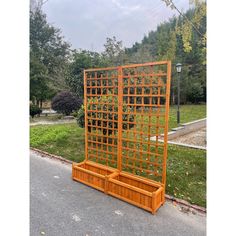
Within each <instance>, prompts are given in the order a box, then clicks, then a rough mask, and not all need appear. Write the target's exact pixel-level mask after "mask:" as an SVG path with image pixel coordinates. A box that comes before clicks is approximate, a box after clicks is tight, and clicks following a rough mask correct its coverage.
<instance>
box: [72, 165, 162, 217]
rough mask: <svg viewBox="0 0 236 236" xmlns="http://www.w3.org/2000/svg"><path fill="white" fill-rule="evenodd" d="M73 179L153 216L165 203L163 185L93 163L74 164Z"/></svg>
mask: <svg viewBox="0 0 236 236" xmlns="http://www.w3.org/2000/svg"><path fill="white" fill-rule="evenodd" d="M72 178H73V179H74V180H76V181H79V182H81V183H84V184H87V185H89V186H91V187H93V188H96V189H98V190H100V191H103V192H105V193H107V194H109V195H111V196H114V197H116V198H119V199H121V200H124V201H126V202H129V203H131V204H133V205H135V206H138V207H141V208H143V209H145V210H147V211H150V212H152V213H153V214H154V213H155V212H156V210H157V209H158V208H159V207H160V206H161V205H162V204H163V203H164V189H163V187H162V185H161V184H159V183H157V182H154V181H152V180H148V179H144V178H142V177H138V176H135V175H132V174H129V173H126V172H120V173H119V172H118V171H117V170H116V169H113V168H111V167H107V166H103V165H100V164H97V163H94V162H91V161H86V162H81V163H79V164H78V163H73V167H72Z"/></svg>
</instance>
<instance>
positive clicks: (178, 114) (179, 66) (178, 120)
mask: <svg viewBox="0 0 236 236" xmlns="http://www.w3.org/2000/svg"><path fill="white" fill-rule="evenodd" d="M181 70H182V64H181V63H177V64H176V71H177V73H178V82H177V89H178V107H177V124H178V125H179V124H180V111H179V103H180V73H181Z"/></svg>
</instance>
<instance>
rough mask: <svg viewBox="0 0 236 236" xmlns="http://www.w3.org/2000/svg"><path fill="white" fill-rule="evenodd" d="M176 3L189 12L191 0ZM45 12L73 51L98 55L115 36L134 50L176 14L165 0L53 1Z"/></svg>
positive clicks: (48, 3) (44, 8)
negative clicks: (163, 0)
mask: <svg viewBox="0 0 236 236" xmlns="http://www.w3.org/2000/svg"><path fill="white" fill-rule="evenodd" d="M175 3H176V5H178V7H179V8H184V9H185V10H186V9H187V8H188V3H189V0H176V1H175ZM43 10H44V12H45V13H46V14H47V18H48V21H49V22H50V23H52V24H53V25H54V26H56V27H58V28H60V29H61V31H62V35H64V36H65V38H66V39H67V40H68V41H69V42H70V43H71V44H72V47H73V48H77V49H78V48H82V49H87V50H95V51H98V52H101V51H102V50H103V49H104V48H103V45H104V43H105V41H106V38H107V37H112V36H116V38H117V39H118V40H122V41H123V45H124V46H125V47H131V46H132V45H133V44H134V43H135V42H136V41H138V42H140V41H141V40H142V38H143V36H144V35H145V34H147V33H148V32H149V31H151V30H155V29H156V27H157V25H158V24H160V23H161V22H163V21H164V20H167V19H168V18H169V17H171V16H172V15H174V14H175V12H174V11H173V10H171V9H170V8H167V7H166V5H165V4H164V2H162V1H161V0H159V1H158V0H128V1H127V0H79V1H78V0H50V1H48V2H47V3H46V4H45V5H44V6H43Z"/></svg>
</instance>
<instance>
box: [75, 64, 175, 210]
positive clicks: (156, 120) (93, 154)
mask: <svg viewBox="0 0 236 236" xmlns="http://www.w3.org/2000/svg"><path fill="white" fill-rule="evenodd" d="M170 78H171V62H169V61H163V62H153V63H145V64H135V65H125V66H119V67H113V68H99V69H97V68H96V69H89V70H85V71H84V107H85V129H86V130H85V155H86V156H85V162H83V163H86V162H87V164H88V163H90V164H91V165H92V166H94V168H96V165H94V163H99V164H102V166H101V165H99V166H100V167H101V169H102V170H104V171H106V173H105V172H103V171H102V172H101V171H97V170H95V169H94V168H90V167H88V165H87V166H83V168H84V169H86V171H87V173H88V174H89V172H90V171H93V172H96V175H97V174H98V175H100V174H102V176H103V177H104V176H105V177H104V179H105V180H107V181H108V180H109V178H108V177H109V174H112V172H115V173H124V175H126V174H129V173H132V175H130V176H132V178H133V179H135V181H139V179H141V180H142V181H144V182H145V181H147V180H146V179H148V180H149V183H153V184H154V183H159V185H158V186H160V187H161V188H163V194H162V195H164V190H165V182H166V158H167V132H168V114H169V94H170ZM161 135H162V140H163V141H162V142H160V137H161ZM106 166H107V168H105V167H106ZM110 167H112V168H110ZM107 171H108V172H107ZM90 174H91V173H90ZM113 176H118V177H117V178H116V179H117V180H119V181H122V182H124V183H126V184H127V183H128V184H131V185H134V187H135V188H136V187H139V188H143V189H144V191H151V192H153V191H154V190H152V189H150V188H146V187H143V186H141V187H140V184H138V183H136V182H135V183H131V182H132V181H130V180H127V181H126V180H124V177H121V175H118V174H113ZM137 176H138V177H137ZM97 177H98V178H99V176H97ZM100 177H101V176H100ZM143 177H144V178H143ZM122 178H123V179H122ZM127 178H128V177H127ZM74 179H76V180H79V181H81V178H80V177H77V178H74ZM112 181H113V180H112ZM114 181H116V180H114ZM154 181H155V182H154ZM81 182H85V183H87V182H88V181H86V180H83V181H81ZM92 182H93V180H92ZM92 182H91V183H90V184H89V185H91V186H93V187H96V186H97V185H98V184H96V183H92ZM87 184H88V183H87ZM116 184H118V183H116ZM151 185H152V184H151ZM109 186H110V185H109V181H108V182H106V181H104V188H102V190H104V191H105V192H108V193H109ZM100 187H101V186H100ZM126 187H127V186H126ZM106 188H108V189H106ZM149 189H150V190H149ZM100 190H101V189H100ZM134 191H135V190H134ZM141 192H142V191H141ZM117 194H118V193H113V194H111V195H114V196H116V197H119V196H117ZM118 195H119V194H118ZM119 198H121V199H123V200H126V201H129V202H131V200H127V199H124V198H127V197H124V196H123V198H122V197H119ZM163 202H164V197H163V196H162V198H161V203H162V204H163ZM131 203H133V202H131ZM134 204H135V203H134ZM138 204H140V202H139V203H138ZM138 204H135V205H138ZM152 204H154V203H152ZM141 207H143V206H141ZM143 208H145V207H143ZM153 208H155V207H154V206H153V207H151V211H152V212H153V211H154V209H153ZM149 210H150V209H149Z"/></svg>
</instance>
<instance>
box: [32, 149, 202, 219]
mask: <svg viewBox="0 0 236 236" xmlns="http://www.w3.org/2000/svg"><path fill="white" fill-rule="evenodd" d="M30 150H32V151H34V152H37V153H38V154H41V155H42V156H46V157H49V158H51V159H56V160H59V161H61V162H63V163H67V164H72V163H73V161H70V160H67V159H65V158H64V157H61V156H57V155H54V154H50V153H48V152H45V151H42V150H40V149H37V148H32V147H30ZM165 197H166V199H167V200H168V201H171V202H172V203H173V204H178V205H182V207H181V208H182V210H183V211H185V212H187V211H190V209H193V210H196V211H198V212H200V213H204V214H206V208H204V207H200V206H198V205H193V204H190V203H189V202H187V201H185V200H182V199H179V198H175V197H173V196H170V195H168V194H165Z"/></svg>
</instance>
